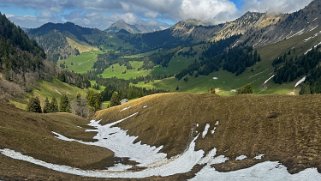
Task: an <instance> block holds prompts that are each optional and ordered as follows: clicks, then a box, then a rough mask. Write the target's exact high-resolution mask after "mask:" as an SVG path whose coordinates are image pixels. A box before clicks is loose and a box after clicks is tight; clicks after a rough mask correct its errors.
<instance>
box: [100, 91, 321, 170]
mask: <svg viewBox="0 0 321 181" xmlns="http://www.w3.org/2000/svg"><path fill="white" fill-rule="evenodd" d="M320 104H321V97H320V96H319V95H317V96H231V97H219V96H215V95H209V94H186V93H176V94H175V93H174V94H172V93H171V94H158V95H152V96H148V97H144V98H141V99H138V100H134V101H131V102H129V103H127V104H125V105H122V106H118V107H113V108H110V109H107V110H103V111H100V112H98V113H97V114H96V117H97V119H102V120H103V122H104V123H107V122H112V121H116V120H119V119H120V118H123V117H125V116H128V115H130V114H132V113H135V112H139V114H138V115H137V116H136V117H134V118H131V119H130V120H128V121H125V122H123V123H121V124H120V127H122V128H124V129H126V130H128V133H129V134H130V135H137V136H139V140H142V142H143V143H147V144H150V145H157V146H161V145H163V146H164V148H163V151H165V152H167V153H168V154H169V156H173V155H176V154H180V153H181V152H183V151H184V150H185V148H186V146H187V145H188V142H189V141H190V140H191V137H192V135H194V136H195V135H197V132H196V131H198V133H201V132H202V131H203V129H204V127H205V124H206V123H210V125H211V127H210V129H209V130H212V129H213V127H214V124H215V123H216V122H217V121H219V126H218V127H217V130H216V133H215V134H214V135H211V134H208V135H207V137H206V138H205V139H201V138H199V139H198V140H197V147H198V149H200V148H202V149H204V150H206V151H209V150H210V149H212V148H213V147H214V146H215V147H216V148H217V149H218V155H220V154H224V155H226V156H228V157H230V158H231V161H229V162H227V163H226V164H222V165H220V166H219V169H221V170H223V171H224V170H225V171H227V170H231V169H233V168H234V169H235V168H244V167H248V166H251V165H252V164H254V160H251V159H250V160H247V161H241V162H235V161H233V160H234V159H235V158H236V157H237V156H239V155H243V154H244V155H247V156H248V157H249V158H253V157H254V156H256V155H257V154H264V155H265V156H264V160H276V161H281V163H282V164H285V165H286V166H287V167H288V169H289V171H290V172H291V173H294V172H298V171H300V170H303V169H304V168H309V167H317V168H319V170H320V169H321V159H320V158H321V157H320V156H321V144H320V143H321V132H320V130H321V126H320V125H321V107H320V106H319V105H320ZM128 106H132V107H131V108H130V109H128V110H126V111H122V112H120V110H122V109H123V108H125V107H128ZM143 106H148V107H147V108H145V109H144V108H143ZM196 124H199V125H200V126H199V127H196ZM264 160H262V161H264Z"/></svg>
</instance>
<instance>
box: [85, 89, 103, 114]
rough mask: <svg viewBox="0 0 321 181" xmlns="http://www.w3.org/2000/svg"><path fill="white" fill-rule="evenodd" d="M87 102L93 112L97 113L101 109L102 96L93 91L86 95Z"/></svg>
mask: <svg viewBox="0 0 321 181" xmlns="http://www.w3.org/2000/svg"><path fill="white" fill-rule="evenodd" d="M87 101H88V105H89V106H90V107H91V108H92V109H93V111H97V110H99V109H100V108H101V103H102V95H101V94H100V93H95V92H94V91H89V92H88V94H87Z"/></svg>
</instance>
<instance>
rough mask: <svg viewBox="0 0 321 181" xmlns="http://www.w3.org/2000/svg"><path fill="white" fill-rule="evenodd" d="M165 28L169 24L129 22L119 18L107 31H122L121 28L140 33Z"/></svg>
mask: <svg viewBox="0 0 321 181" xmlns="http://www.w3.org/2000/svg"><path fill="white" fill-rule="evenodd" d="M164 28H167V25H165V24H161V23H154V24H150V23H140V24H135V25H132V24H129V23H127V22H125V21H124V20H122V19H121V20H118V21H116V22H115V23H113V24H112V25H111V26H110V27H109V28H107V29H106V30H105V31H106V32H114V33H117V32H120V31H121V30H125V31H127V32H129V33H132V34H138V33H150V32H154V31H160V30H163V29H164Z"/></svg>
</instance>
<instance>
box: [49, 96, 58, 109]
mask: <svg viewBox="0 0 321 181" xmlns="http://www.w3.org/2000/svg"><path fill="white" fill-rule="evenodd" d="M58 111H59V109H58V103H57V99H56V98H55V97H53V98H52V99H51V103H50V112H58Z"/></svg>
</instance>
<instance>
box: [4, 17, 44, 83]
mask: <svg viewBox="0 0 321 181" xmlns="http://www.w3.org/2000/svg"><path fill="white" fill-rule="evenodd" d="M45 58H46V55H45V53H44V51H43V49H42V48H40V46H39V45H38V44H37V43H36V42H35V41H33V40H30V39H29V37H28V36H27V35H26V34H25V32H24V31H23V30H22V29H21V28H19V27H17V26H16V25H14V24H13V23H12V22H10V21H9V20H8V19H7V17H6V16H5V15H2V14H1V13H0V72H1V73H2V74H3V76H4V78H5V79H7V80H11V81H14V82H17V83H25V82H26V81H27V79H29V78H31V77H32V78H35V79H37V78H38V77H39V76H40V75H41V74H42V73H44V64H43V60H44V59H45ZM27 74H29V75H30V76H31V77H29V78H28V77H27ZM31 74H32V75H31Z"/></svg>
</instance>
